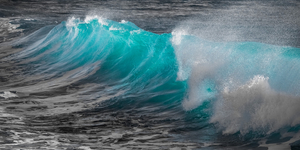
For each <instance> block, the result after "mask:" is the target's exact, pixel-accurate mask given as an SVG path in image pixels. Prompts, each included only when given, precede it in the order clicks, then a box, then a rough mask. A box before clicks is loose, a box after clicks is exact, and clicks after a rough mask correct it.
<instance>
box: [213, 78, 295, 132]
mask: <svg viewBox="0 0 300 150" xmlns="http://www.w3.org/2000/svg"><path fill="white" fill-rule="evenodd" d="M268 79H269V78H268V77H264V76H260V75H257V76H255V77H254V78H253V79H251V80H250V81H249V82H247V83H246V84H245V85H242V86H240V87H238V88H237V89H235V90H231V91H228V90H224V91H223V92H222V95H221V97H220V99H219V100H218V101H217V102H216V106H215V110H214V115H213V116H212V118H211V120H210V122H212V123H217V124H218V125H219V127H220V128H222V129H223V133H224V134H231V133H236V132H238V131H240V132H241V133H242V134H244V133H248V132H249V131H250V130H254V131H260V130H261V131H264V132H265V133H270V132H273V131H276V130H278V129H280V128H282V127H284V126H295V125H297V124H300V115H299V110H300V98H299V97H295V96H291V95H287V94H284V93H280V92H276V91H274V90H273V89H271V88H270V85H269V83H268Z"/></svg>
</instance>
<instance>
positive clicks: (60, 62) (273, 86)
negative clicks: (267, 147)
mask: <svg viewBox="0 0 300 150" xmlns="http://www.w3.org/2000/svg"><path fill="white" fill-rule="evenodd" d="M299 54H300V49H298V48H292V47H280V46H272V45H267V44H262V43H254V42H240V43H235V42H229V43H218V42H211V41H205V40H202V39H200V38H198V37H196V36H193V35H192V34H188V33H186V32H185V31H184V30H182V29H180V30H176V29H175V30H174V32H172V34H161V35H158V34H154V33H151V32H147V31H144V30H142V29H140V28H138V27H137V26H135V25H134V24H133V23H130V22H126V21H122V22H115V21H111V20H107V19H103V18H100V17H87V18H86V19H85V20H80V19H76V18H70V19H69V20H68V21H67V22H62V23H61V24H59V25H57V26H55V27H54V28H53V29H52V30H51V31H50V32H49V33H48V34H47V35H46V36H45V37H44V38H42V39H40V40H38V41H36V42H35V43H33V44H31V45H29V46H27V47H26V48H25V50H23V51H21V52H20V53H17V54H15V55H14V56H13V57H14V58H16V59H18V60H22V61H23V62H22V63H23V64H26V65H28V66H30V67H31V69H30V71H28V72H26V74H25V75H30V76H39V75H42V76H43V77H44V78H45V79H55V80H54V81H55V82H54V83H52V84H51V86H50V85H47V86H46V87H44V88H45V89H44V90H51V88H53V84H55V86H56V87H60V86H66V85H70V84H77V85H84V86H82V90H81V91H79V92H78V94H79V95H81V96H82V97H81V99H88V100H95V101H99V102H100V100H101V101H103V100H111V99H113V98H116V97H120V98H121V99H139V100H140V101H141V102H139V103H135V104H132V103H128V105H134V106H135V107H146V105H148V104H149V103H151V104H160V107H158V109H161V108H162V107H163V108H164V109H162V110H167V109H176V110H186V111H191V110H197V111H196V112H197V113H199V114H200V115H204V116H205V115H206V114H205V113H204V110H207V109H209V110H211V111H209V112H210V113H209V115H208V116H209V117H207V116H205V118H208V119H206V121H209V123H214V124H217V125H218V126H219V127H220V128H221V129H222V131H223V133H226V134H230V133H236V132H241V133H248V132H250V131H252V130H255V131H257V130H264V131H266V132H273V131H276V130H279V129H281V128H283V127H286V126H297V125H298V124H300V118H299V116H300V114H299V111H298V110H299V106H300V98H299V97H298V96H299V87H300V78H298V76H299V75H300V70H299V67H297V66H299V65H300V55H299ZM52 81H53V80H52ZM111 95H113V96H111ZM103 97H104V98H103ZM145 101H147V102H145ZM148 102H149V103H148ZM122 104H123V105H126V103H122ZM199 109H200V111H198V110H199ZM199 114H195V116H196V115H197V116H198V115H199Z"/></svg>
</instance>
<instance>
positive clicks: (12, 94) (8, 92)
mask: <svg viewBox="0 0 300 150" xmlns="http://www.w3.org/2000/svg"><path fill="white" fill-rule="evenodd" d="M0 97H3V98H5V99H7V98H11V97H18V95H17V94H14V93H12V92H10V91H4V92H3V93H2V94H0Z"/></svg>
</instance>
